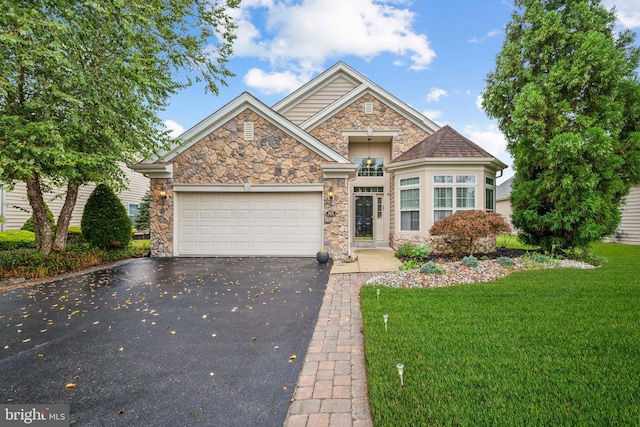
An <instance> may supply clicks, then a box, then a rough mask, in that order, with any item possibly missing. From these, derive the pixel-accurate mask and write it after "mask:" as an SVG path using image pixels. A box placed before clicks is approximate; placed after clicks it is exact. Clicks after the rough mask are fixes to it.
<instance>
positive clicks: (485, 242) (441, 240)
mask: <svg viewBox="0 0 640 427" xmlns="http://www.w3.org/2000/svg"><path fill="white" fill-rule="evenodd" d="M391 237H392V243H391V247H392V248H394V249H398V246H400V245H402V244H403V243H415V244H418V245H426V246H429V247H430V248H431V250H432V252H431V253H433V254H438V255H442V254H443V255H450V254H460V253H462V254H468V253H469V248H470V245H469V240H468V239H459V238H457V237H450V236H428V237H426V238H425V237H423V236H420V235H398V234H395V235H392V236H391ZM496 250H497V245H496V236H487V237H483V238H481V239H478V241H477V242H476V244H475V247H474V250H473V253H474V254H488V253H492V252H495V251H496Z"/></svg>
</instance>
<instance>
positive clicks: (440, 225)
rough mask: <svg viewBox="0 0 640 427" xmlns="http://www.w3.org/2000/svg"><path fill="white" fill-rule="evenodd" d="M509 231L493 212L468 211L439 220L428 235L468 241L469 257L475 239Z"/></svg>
mask: <svg viewBox="0 0 640 427" xmlns="http://www.w3.org/2000/svg"><path fill="white" fill-rule="evenodd" d="M510 231H511V227H509V224H507V223H506V221H505V220H504V218H503V217H502V215H500V214H497V213H495V212H484V211H477V210H470V211H458V212H456V213H454V214H453V215H449V216H448V217H446V218H443V219H441V220H440V221H438V222H436V223H435V224H433V227H431V230H429V233H431V234H432V235H435V236H452V237H457V238H459V239H460V240H464V239H468V240H467V241H468V242H469V255H473V249H474V246H475V242H476V241H477V239H479V238H481V237H487V236H496V235H498V234H500V233H509V232H510Z"/></svg>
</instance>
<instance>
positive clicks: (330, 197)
mask: <svg viewBox="0 0 640 427" xmlns="http://www.w3.org/2000/svg"><path fill="white" fill-rule="evenodd" d="M333 197H334V194H333V191H329V203H333Z"/></svg>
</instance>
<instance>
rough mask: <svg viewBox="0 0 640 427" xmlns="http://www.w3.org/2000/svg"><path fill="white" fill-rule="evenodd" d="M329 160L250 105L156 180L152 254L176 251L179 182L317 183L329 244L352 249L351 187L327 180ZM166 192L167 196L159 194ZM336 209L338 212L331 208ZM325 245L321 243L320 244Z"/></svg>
mask: <svg viewBox="0 0 640 427" xmlns="http://www.w3.org/2000/svg"><path fill="white" fill-rule="evenodd" d="M247 121H250V122H253V123H254V135H255V138H254V140H253V141H245V140H244V139H243V137H244V132H243V129H244V122H247ZM327 163H328V162H327V161H326V160H325V159H323V158H322V157H321V156H319V155H318V154H316V153H314V152H313V151H311V150H310V149H308V148H307V147H306V146H304V145H303V144H301V143H299V142H297V141H296V140H295V139H293V138H292V137H290V136H289V135H287V134H285V133H284V132H283V131H281V130H280V129H278V128H277V127H275V126H273V125H272V124H270V123H269V122H267V121H266V120H264V119H263V118H262V117H261V116H259V115H258V114H256V113H255V112H253V111H251V110H249V109H247V110H245V111H244V112H243V113H241V114H239V115H238V116H236V117H234V118H233V119H231V120H229V121H228V122H227V123H225V124H224V125H223V126H221V127H219V128H218V129H216V130H214V131H213V132H211V133H210V134H209V135H207V136H206V137H205V138H203V139H202V140H200V141H198V142H197V143H195V144H194V145H193V146H191V147H189V148H188V149H187V150H185V151H184V152H182V153H181V154H179V155H177V156H176V157H175V159H174V160H173V176H174V178H173V179H152V180H151V188H152V191H151V194H152V210H151V218H152V221H151V227H150V232H151V255H152V256H154V257H163V256H172V255H173V250H174V248H173V232H174V230H173V215H174V211H173V206H174V203H173V201H174V199H173V197H174V194H173V191H172V186H173V185H174V184H244V183H251V184H318V183H322V184H323V186H324V194H325V195H326V194H328V193H329V191H331V192H333V195H334V197H333V199H332V200H331V201H329V200H328V197H325V198H324V199H325V200H324V207H325V212H324V213H323V214H324V246H325V247H326V248H327V249H329V250H330V252H331V255H332V256H333V257H334V259H337V258H340V257H341V256H342V254H343V253H348V242H349V239H348V218H347V212H348V209H347V201H348V197H349V194H348V187H347V184H348V183H347V182H346V180H345V179H325V178H324V177H323V172H322V169H321V165H322V164H327ZM163 190H164V191H166V194H167V199H166V200H163V199H162V198H161V197H160V191H163ZM329 211H333V212H335V213H336V214H335V216H329V215H327V212H329ZM318 249H320V248H318Z"/></svg>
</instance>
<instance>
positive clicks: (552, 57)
mask: <svg viewBox="0 0 640 427" xmlns="http://www.w3.org/2000/svg"><path fill="white" fill-rule="evenodd" d="M515 4H516V7H517V10H516V11H515V12H514V13H513V15H512V19H511V22H509V24H508V25H507V27H506V37H505V41H504V45H503V47H502V51H501V52H500V53H499V54H498V56H497V59H496V68H495V71H493V72H491V73H490V74H489V75H488V76H487V87H486V89H485V92H484V101H483V107H484V109H485V111H486V112H487V114H488V115H489V116H490V117H492V118H496V119H497V120H498V124H499V127H500V129H501V130H502V132H503V133H504V135H505V137H506V139H507V143H508V145H507V148H508V150H509V152H510V153H511V154H512V156H513V158H514V168H515V177H514V180H513V184H512V193H511V204H512V208H513V217H512V222H513V224H514V226H515V227H517V228H518V229H519V230H520V231H521V239H522V240H523V241H524V242H525V243H528V244H533V245H540V246H541V247H542V248H543V249H544V250H548V251H551V250H554V249H559V250H572V249H576V248H584V247H586V246H588V244H589V243H590V242H592V241H597V240H600V239H602V238H603V237H606V236H608V235H611V234H612V233H614V232H615V231H616V228H617V227H618V224H619V222H620V207H621V203H622V202H623V200H624V197H625V196H626V195H627V194H628V192H629V188H630V186H632V185H635V184H638V183H640V133H639V131H640V107H639V106H640V83H639V82H638V76H637V69H638V66H639V65H640V51H639V49H638V47H637V46H635V45H634V40H635V34H634V33H632V32H630V31H623V32H621V33H619V34H616V33H615V31H614V23H615V15H614V13H613V11H609V10H607V9H605V8H604V7H603V6H602V5H601V3H600V0H571V1H567V0H562V1H559V0H516V1H515Z"/></svg>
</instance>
